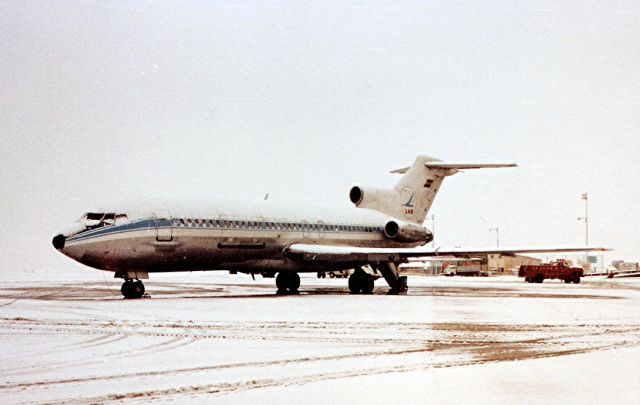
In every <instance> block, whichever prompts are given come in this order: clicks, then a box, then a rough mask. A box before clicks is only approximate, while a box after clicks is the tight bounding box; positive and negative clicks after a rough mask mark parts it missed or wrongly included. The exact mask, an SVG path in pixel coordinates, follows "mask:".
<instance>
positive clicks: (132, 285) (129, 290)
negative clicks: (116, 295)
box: [120, 280, 144, 298]
mask: <svg viewBox="0 0 640 405" xmlns="http://www.w3.org/2000/svg"><path fill="white" fill-rule="evenodd" d="M120 292H122V295H123V296H124V297H125V298H142V296H143V295H144V284H142V281H140V280H135V281H134V280H125V282H124V283H122V288H120Z"/></svg>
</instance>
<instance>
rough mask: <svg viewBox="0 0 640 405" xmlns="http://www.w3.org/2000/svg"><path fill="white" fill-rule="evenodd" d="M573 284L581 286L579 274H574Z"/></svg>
mask: <svg viewBox="0 0 640 405" xmlns="http://www.w3.org/2000/svg"><path fill="white" fill-rule="evenodd" d="M573 283H574V284H580V275H579V274H574V275H573Z"/></svg>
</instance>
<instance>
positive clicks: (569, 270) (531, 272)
mask: <svg viewBox="0 0 640 405" xmlns="http://www.w3.org/2000/svg"><path fill="white" fill-rule="evenodd" d="M583 276H584V270H583V269H582V268H581V267H573V266H572V264H571V263H570V262H568V261H566V260H556V261H553V262H551V263H547V264H540V265H532V264H523V265H522V266H520V270H519V271H518V277H524V281H526V282H527V283H542V282H543V281H544V280H545V279H554V278H559V279H560V280H564V282H565V283H567V284H568V283H575V284H578V283H580V278H581V277H583Z"/></svg>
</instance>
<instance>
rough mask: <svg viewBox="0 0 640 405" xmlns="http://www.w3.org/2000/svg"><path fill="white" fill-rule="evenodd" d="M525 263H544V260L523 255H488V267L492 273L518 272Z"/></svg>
mask: <svg viewBox="0 0 640 405" xmlns="http://www.w3.org/2000/svg"><path fill="white" fill-rule="evenodd" d="M523 264H527V265H538V264H542V260H541V259H537V258H535V257H530V256H522V255H515V256H507V255H501V254H493V255H489V256H488V257H487V267H488V269H489V271H490V272H491V273H492V274H518V269H519V268H520V266H522V265H523Z"/></svg>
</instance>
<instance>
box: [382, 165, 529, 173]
mask: <svg viewBox="0 0 640 405" xmlns="http://www.w3.org/2000/svg"><path fill="white" fill-rule="evenodd" d="M424 166H425V167H429V168H433V169H454V170H465V169H498V168H502V167H518V165H517V164H515V163H447V162H426V163H425V164H424ZM409 169H410V167H403V168H402V169H396V170H393V171H391V172H390V173H397V174H404V173H406V172H407V171H409Z"/></svg>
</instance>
